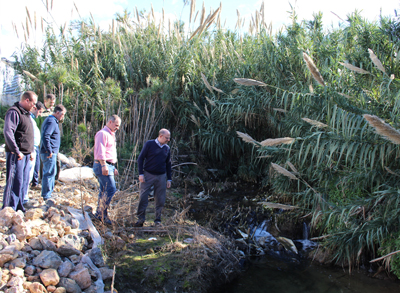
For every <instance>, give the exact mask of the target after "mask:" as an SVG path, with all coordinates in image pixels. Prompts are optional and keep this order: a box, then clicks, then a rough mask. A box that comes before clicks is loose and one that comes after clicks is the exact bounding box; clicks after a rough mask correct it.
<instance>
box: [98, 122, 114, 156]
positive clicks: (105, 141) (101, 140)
mask: <svg viewBox="0 0 400 293" xmlns="http://www.w3.org/2000/svg"><path fill="white" fill-rule="evenodd" d="M94 159H95V160H104V161H108V162H111V163H116V162H117V143H116V141H115V133H114V132H112V131H111V130H110V128H108V127H107V126H105V127H104V128H103V129H102V130H100V131H98V132H97V133H96V136H95V137H94Z"/></svg>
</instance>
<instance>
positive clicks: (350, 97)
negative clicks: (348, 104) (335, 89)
mask: <svg viewBox="0 0 400 293" xmlns="http://www.w3.org/2000/svg"><path fill="white" fill-rule="evenodd" d="M338 94H339V95H341V96H343V97H345V98H348V99H354V98H353V97H352V96H349V95H346V94H344V93H338Z"/></svg>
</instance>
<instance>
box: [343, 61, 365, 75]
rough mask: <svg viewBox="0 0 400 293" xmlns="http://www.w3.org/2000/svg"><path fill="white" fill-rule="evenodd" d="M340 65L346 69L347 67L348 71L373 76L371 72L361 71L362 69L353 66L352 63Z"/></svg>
mask: <svg viewBox="0 0 400 293" xmlns="http://www.w3.org/2000/svg"><path fill="white" fill-rule="evenodd" d="M339 64H340V65H342V66H344V67H346V68H347V69H350V70H351V71H354V72H357V73H359V74H371V72H369V71H367V70H364V69H361V68H359V67H357V66H353V65H351V64H350V63H347V62H346V63H343V62H339Z"/></svg>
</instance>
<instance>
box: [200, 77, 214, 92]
mask: <svg viewBox="0 0 400 293" xmlns="http://www.w3.org/2000/svg"><path fill="white" fill-rule="evenodd" d="M201 79H202V80H203V82H204V84H205V85H206V87H207V88H208V89H209V90H210V92H213V89H212V87H211V85H210V84H209V83H208V81H207V78H206V76H205V75H204V74H203V73H201Z"/></svg>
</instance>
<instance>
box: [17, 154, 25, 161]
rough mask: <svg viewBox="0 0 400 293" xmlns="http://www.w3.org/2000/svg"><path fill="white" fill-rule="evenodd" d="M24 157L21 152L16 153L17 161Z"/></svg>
mask: <svg viewBox="0 0 400 293" xmlns="http://www.w3.org/2000/svg"><path fill="white" fill-rule="evenodd" d="M23 158H24V154H23V153H19V154H18V161H21V160H22V159H23Z"/></svg>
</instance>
